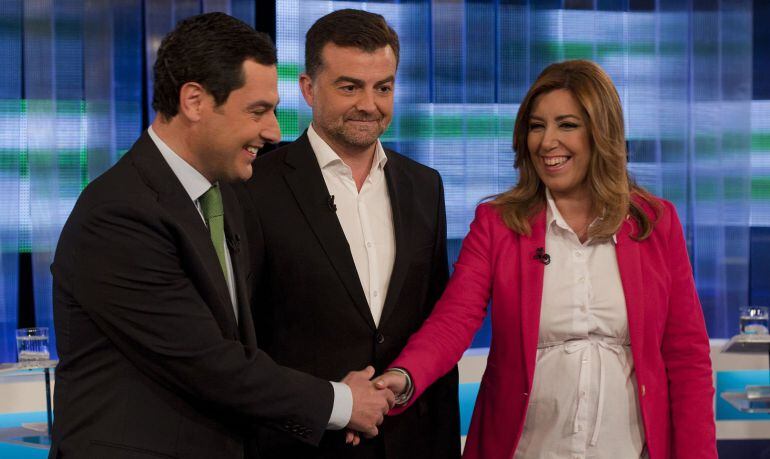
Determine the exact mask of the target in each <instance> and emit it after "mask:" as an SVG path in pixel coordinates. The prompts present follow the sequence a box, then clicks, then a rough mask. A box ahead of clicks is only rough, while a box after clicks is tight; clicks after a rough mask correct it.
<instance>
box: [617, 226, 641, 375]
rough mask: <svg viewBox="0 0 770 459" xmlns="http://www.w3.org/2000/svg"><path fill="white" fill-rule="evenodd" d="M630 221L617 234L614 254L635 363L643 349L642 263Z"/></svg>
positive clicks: (639, 358) (633, 228) (638, 360)
mask: <svg viewBox="0 0 770 459" xmlns="http://www.w3.org/2000/svg"><path fill="white" fill-rule="evenodd" d="M635 228H636V227H635V225H634V224H632V220H630V219H627V220H626V221H625V222H624V223H623V226H621V228H620V231H619V232H618V242H617V244H615V253H616V256H617V258H618V270H619V271H620V280H621V283H622V284H623V295H624V296H625V298H626V312H627V314H628V333H629V336H630V338H631V353H632V354H633V357H634V361H635V362H641V361H642V349H644V314H643V313H644V309H643V306H644V289H643V287H642V282H643V277H642V261H641V257H640V256H639V243H638V242H637V241H634V240H633V239H631V234H632V232H633V231H635V230H636V229H635Z"/></svg>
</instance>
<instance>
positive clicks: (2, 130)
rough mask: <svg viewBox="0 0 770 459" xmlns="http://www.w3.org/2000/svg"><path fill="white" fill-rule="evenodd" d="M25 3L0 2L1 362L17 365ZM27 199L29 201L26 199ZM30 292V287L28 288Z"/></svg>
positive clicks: (23, 151)
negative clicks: (23, 13) (23, 4)
mask: <svg viewBox="0 0 770 459" xmlns="http://www.w3.org/2000/svg"><path fill="white" fill-rule="evenodd" d="M22 12H23V6H22V1H21V0H10V1H4V2H0V24H1V25H0V60H2V62H3V65H2V66H0V196H2V199H0V216H2V217H1V218H0V361H2V362H13V361H15V360H16V339H15V334H14V330H15V329H16V328H17V322H18V305H19V280H20V279H19V251H20V250H21V249H22V247H21V246H20V240H19V228H20V218H21V213H20V209H21V207H22V204H24V202H22V196H21V193H20V186H19V183H20V180H21V173H22V160H26V151H25V140H26V139H25V137H24V135H23V129H24V128H25V123H24V122H23V120H24V111H25V109H26V107H25V104H24V103H23V101H22V97H23V80H22V78H21V75H22V71H23V67H22V21H23V19H22ZM26 197H28V195H27V196H26ZM26 290H27V291H31V286H26Z"/></svg>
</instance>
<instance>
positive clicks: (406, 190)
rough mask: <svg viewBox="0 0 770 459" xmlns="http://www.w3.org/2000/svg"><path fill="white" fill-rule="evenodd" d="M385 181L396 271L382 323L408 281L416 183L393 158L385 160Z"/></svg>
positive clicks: (390, 312)
mask: <svg viewBox="0 0 770 459" xmlns="http://www.w3.org/2000/svg"><path fill="white" fill-rule="evenodd" d="M385 181H386V183H387V184H388V196H389V197H390V208H391V211H392V213H393V232H394V237H395V243H396V250H395V253H396V257H395V260H394V261H393V271H392V272H391V275H390V283H389V284H388V292H387V295H386V296H385V304H384V305H383V307H382V316H381V317H380V327H382V325H383V324H384V323H385V322H386V321H387V320H388V317H390V315H391V314H392V313H393V310H394V309H395V308H396V306H397V304H396V303H397V302H398V298H399V295H400V293H401V287H402V286H403V285H404V280H405V279H406V273H407V271H408V270H409V264H410V262H411V260H412V257H411V254H412V250H411V249H412V239H411V238H410V237H409V229H410V228H412V213H413V210H414V200H413V199H411V197H412V195H413V193H412V183H411V182H410V181H409V180H408V178H407V176H406V175H405V174H404V173H403V171H402V170H401V169H399V168H398V164H394V161H392V160H391V158H389V160H388V162H387V164H385Z"/></svg>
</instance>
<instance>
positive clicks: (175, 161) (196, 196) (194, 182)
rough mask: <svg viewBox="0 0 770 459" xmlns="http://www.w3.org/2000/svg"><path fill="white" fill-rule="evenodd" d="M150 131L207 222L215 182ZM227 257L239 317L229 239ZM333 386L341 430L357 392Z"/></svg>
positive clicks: (332, 420) (333, 422)
mask: <svg viewBox="0 0 770 459" xmlns="http://www.w3.org/2000/svg"><path fill="white" fill-rule="evenodd" d="M147 133H148V134H149V135H150V138H151V139H152V141H153V142H154V143H155V146H157V147H158V150H160V154H161V155H162V156H163V159H165V160H166V163H168V165H169V167H170V168H171V171H172V172H174V175H176V178H177V179H179V181H180V182H181V183H182V187H184V189H185V191H187V194H188V195H189V196H190V199H191V200H192V201H193V203H195V207H196V208H197V209H198V213H199V214H200V216H201V219H203V223H204V224H205V223H206V219H205V218H203V213H202V212H201V207H200V202H199V200H200V197H201V196H203V194H204V193H205V192H206V191H208V189H209V188H211V182H209V181H208V179H206V177H204V176H203V175H202V174H201V173H200V172H198V170H197V169H195V168H194V167H192V166H191V165H190V164H189V163H188V162H187V161H185V160H184V159H182V157H181V156H179V155H178V154H176V153H175V152H174V150H172V149H171V148H170V147H169V146H168V145H167V144H166V143H165V142H164V141H163V140H162V139H161V138H160V137H158V135H157V134H156V133H155V131H153V130H152V126H150V127H149V128H147ZM225 261H226V265H227V289H228V291H229V292H230V300H231V301H232V304H233V311H234V312H235V319H236V321H237V320H238V297H237V296H236V295H235V281H234V279H235V278H234V277H233V263H232V260H231V259H230V250H228V247H227V243H226V242H225ZM331 385H332V389H333V390H334V406H333V407H332V413H331V416H330V417H329V422H328V424H327V428H328V429H333V430H339V429H343V428H345V426H347V424H348V422H350V415H351V413H352V412H353V393H352V392H351V391H350V388H349V387H348V386H347V385H346V384H342V383H337V382H333V381H332V382H331Z"/></svg>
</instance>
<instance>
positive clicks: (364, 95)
mask: <svg viewBox="0 0 770 459" xmlns="http://www.w3.org/2000/svg"><path fill="white" fill-rule="evenodd" d="M356 109H357V110H358V111H361V112H366V113H372V112H374V111H376V110H377V104H375V103H374V90H373V89H371V88H367V89H365V90H363V91H361V95H360V96H359V98H358V100H356Z"/></svg>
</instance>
